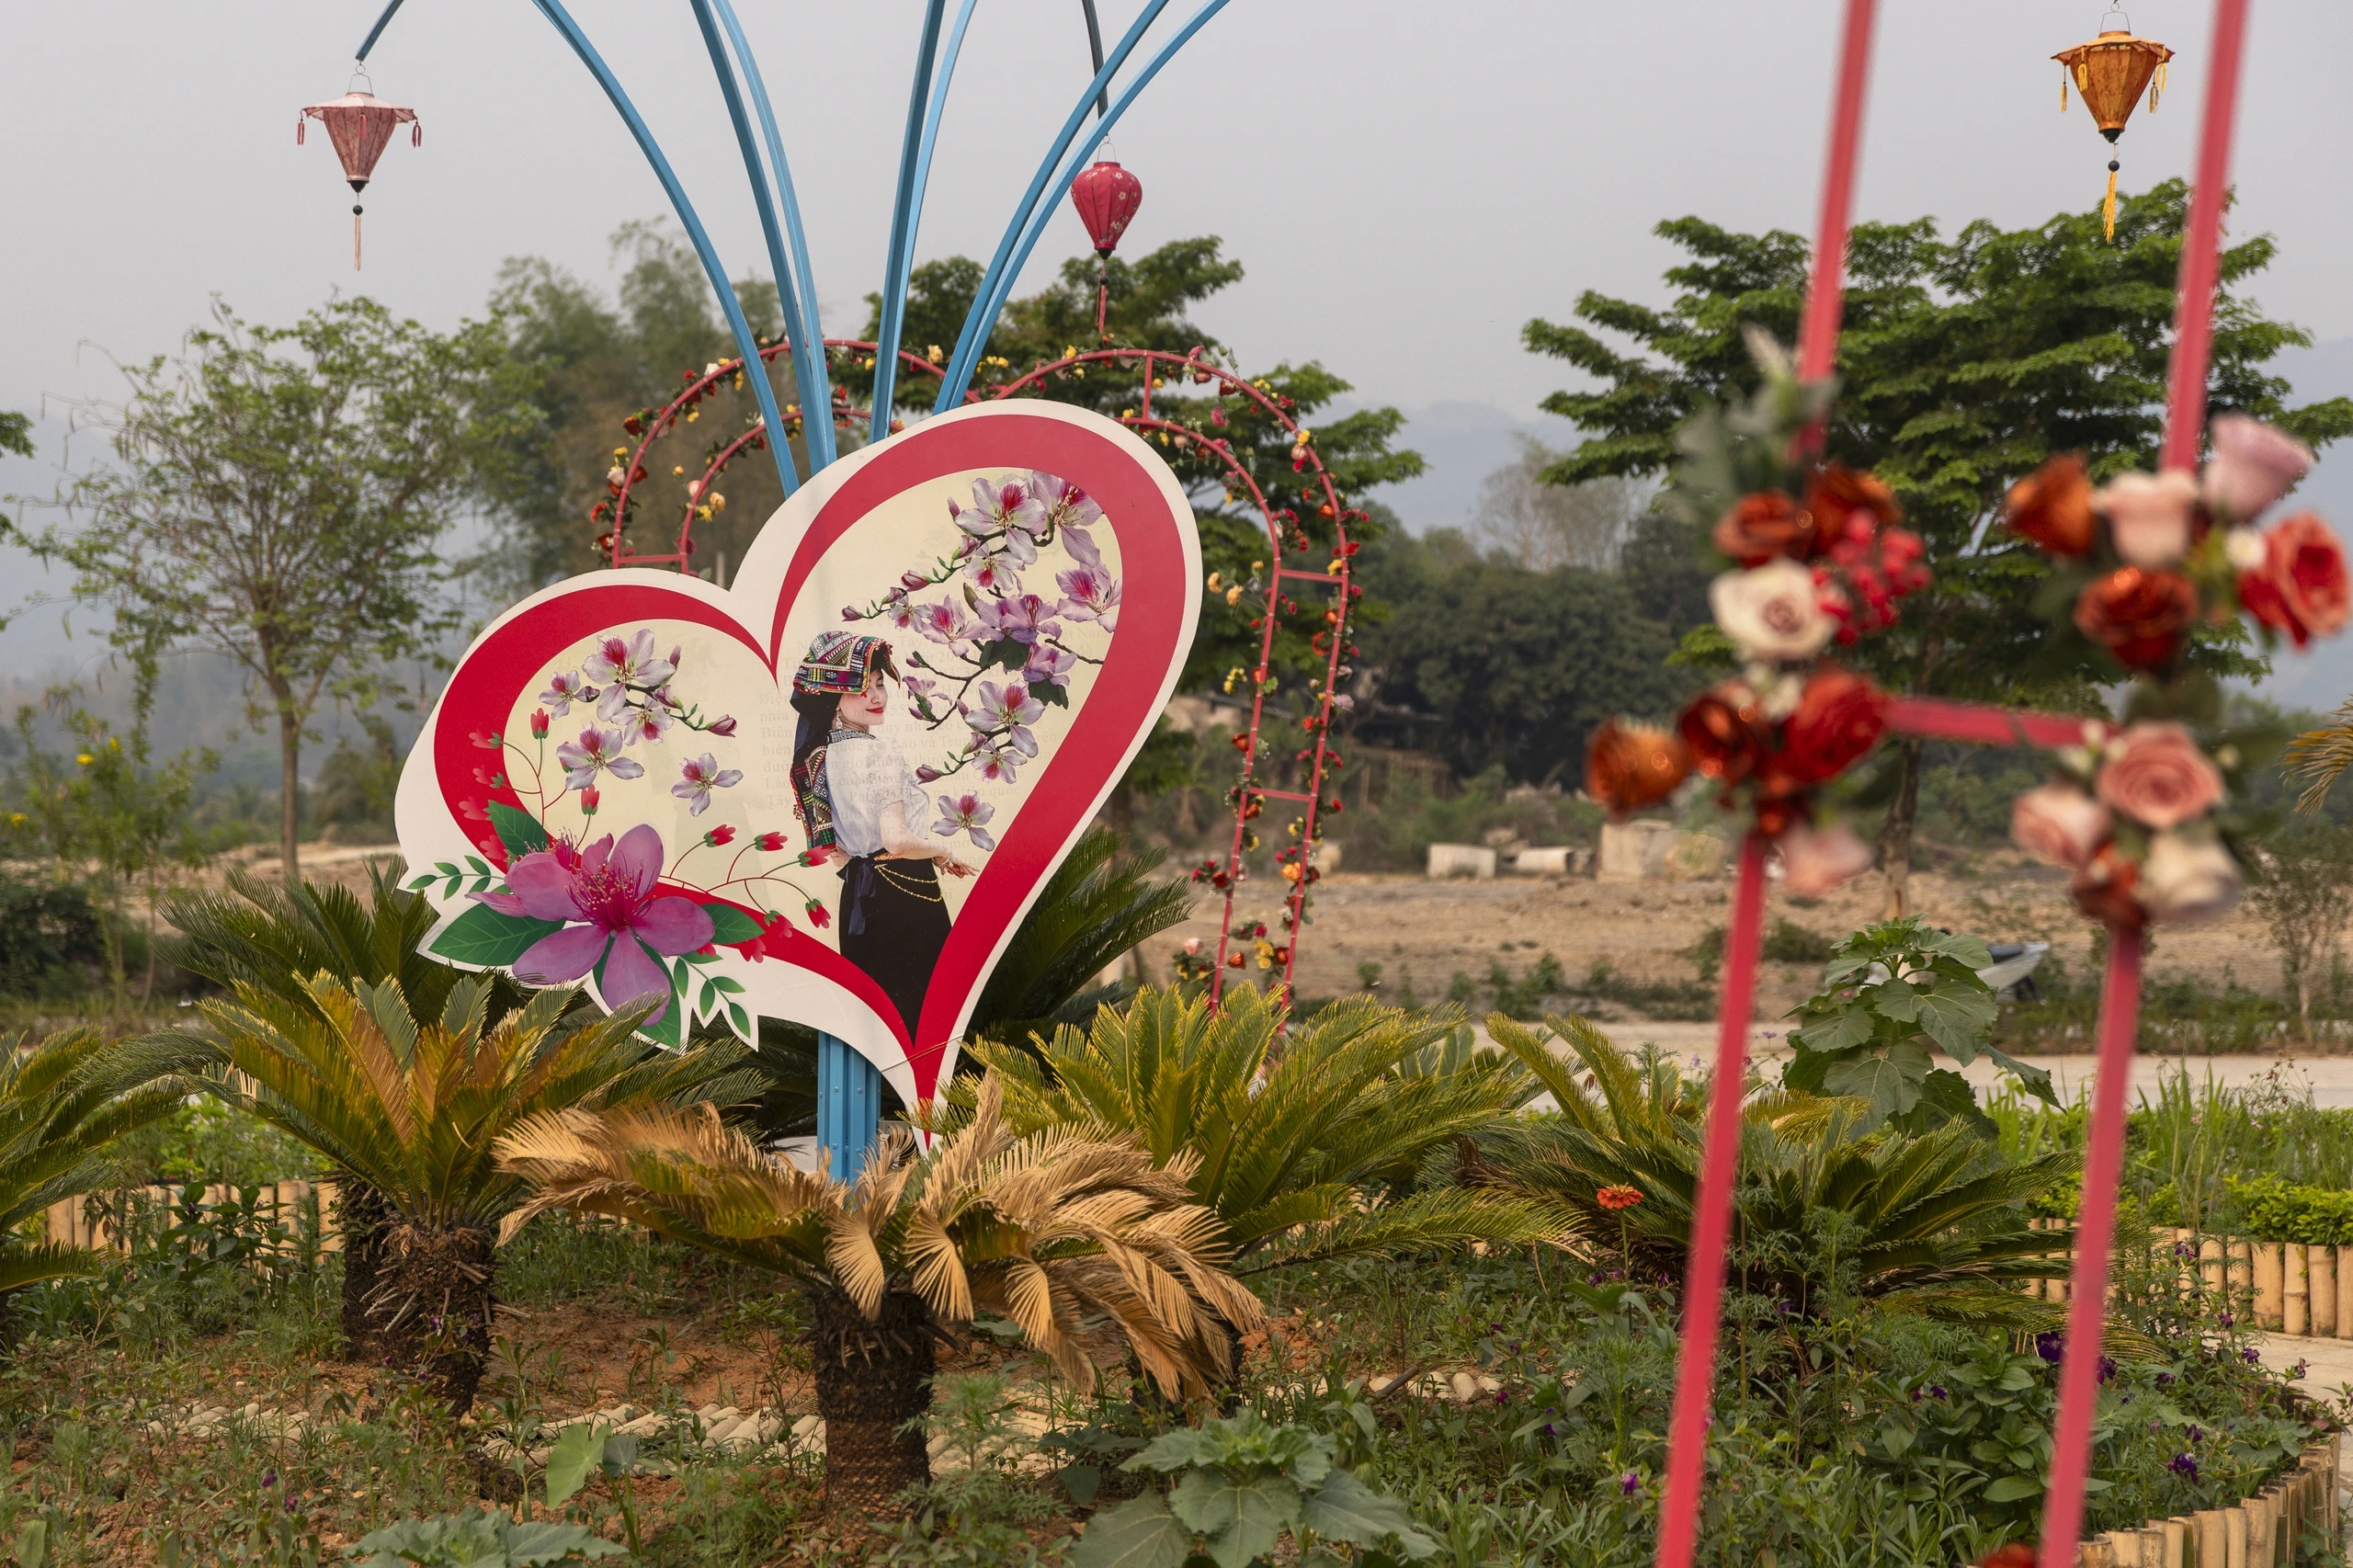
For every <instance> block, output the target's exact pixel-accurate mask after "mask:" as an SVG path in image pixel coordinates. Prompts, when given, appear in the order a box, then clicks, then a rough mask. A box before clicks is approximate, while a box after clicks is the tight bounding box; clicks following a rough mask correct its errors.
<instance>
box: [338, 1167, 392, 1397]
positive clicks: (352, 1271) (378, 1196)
mask: <svg viewBox="0 0 2353 1568" xmlns="http://www.w3.org/2000/svg"><path fill="white" fill-rule="evenodd" d="M391 1223H392V1203H391V1202H390V1201H389V1200H388V1199H386V1198H385V1197H384V1195H383V1194H382V1193H381V1192H379V1191H377V1190H376V1189H375V1188H374V1187H370V1186H369V1185H368V1184H367V1183H366V1182H364V1181H361V1180H360V1179H359V1178H358V1176H353V1175H352V1174H351V1173H350V1172H348V1171H346V1172H344V1173H343V1174H342V1175H341V1176H338V1177H337V1178H336V1180H335V1230H336V1233H338V1234H339V1235H341V1236H342V1238H343V1337H344V1338H345V1339H346V1340H347V1341H348V1342H349V1343H350V1346H351V1358H352V1359H353V1360H355V1361H372V1360H374V1359H375V1358H376V1341H377V1338H378V1335H377V1332H376V1324H375V1322H374V1320H373V1319H371V1318H369V1315H368V1298H369V1296H371V1295H373V1294H375V1290H376V1263H377V1259H378V1258H379V1257H381V1256H382V1254H383V1250H384V1228H385V1227H386V1226H387V1225H389V1224H391Z"/></svg>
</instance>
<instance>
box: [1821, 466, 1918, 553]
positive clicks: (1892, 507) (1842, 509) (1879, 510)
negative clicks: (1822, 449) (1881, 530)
mask: <svg viewBox="0 0 2353 1568" xmlns="http://www.w3.org/2000/svg"><path fill="white" fill-rule="evenodd" d="M1805 505H1806V510H1808V511H1810V512H1812V513H1813V515H1814V517H1815V518H1816V519H1817V521H1816V523H1815V525H1814V526H1815V527H1816V528H1819V529H1820V530H1821V531H1822V534H1823V536H1824V541H1825V542H1827V541H1828V540H1835V539H1836V538H1837V537H1838V536H1839V535H1840V534H1841V533H1844V532H1846V531H1847V519H1848V518H1849V517H1853V516H1854V515H1855V514H1856V513H1857V512H1862V513H1865V514H1867V515H1868V516H1869V517H1870V527H1869V528H1866V530H1865V532H1864V535H1863V537H1864V538H1866V539H1868V538H1869V537H1870V534H1871V533H1872V532H1875V531H1877V526H1878V525H1879V524H1881V523H1892V522H1894V521H1896V520H1898V519H1899V518H1901V517H1903V516H1904V508H1903V507H1902V506H1898V505H1897V504H1896V500H1895V492H1894V491H1893V490H1890V489H1889V488H1888V487H1887V482H1886V481H1885V480H1883V479H1881V478H1880V476H1879V475H1877V474H1875V473H1864V472H1858V471H1857V470H1854V469H1851V468H1848V467H1847V465H1846V464H1845V463H1824V464H1823V465H1822V466H1821V467H1820V468H1818V469H1816V470H1815V471H1814V474H1813V482H1812V483H1809V484H1808V485H1807V486H1806V490H1805Z"/></svg>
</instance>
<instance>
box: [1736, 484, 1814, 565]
mask: <svg viewBox="0 0 2353 1568" xmlns="http://www.w3.org/2000/svg"><path fill="white" fill-rule="evenodd" d="M1815 516H1816V514H1815V513H1813V512H1811V511H1801V510H1800V509H1799V508H1798V504H1797V503H1796V502H1795V501H1792V500H1791V499H1790V497H1789V496H1787V495H1785V494H1782V493H1781V492H1780V491H1779V490H1759V491H1756V492H1755V493H1754V494H1748V495H1744V496H1742V497H1741V498H1740V499H1739V500H1738V501H1736V502H1734V503H1733V507H1732V510H1730V511H1728V512H1726V513H1725V514H1724V515H1723V516H1722V517H1719V518H1718V519H1717V520H1716V531H1715V535H1714V542H1715V546H1716V548H1717V549H1718V550H1720V551H1722V552H1723V553H1724V554H1726V555H1728V556H1730V557H1732V559H1733V560H1734V561H1737V562H1740V563H1741V564H1742V565H1743V566H1761V565H1763V564H1764V563H1765V562H1768V561H1770V560H1772V559H1773V557H1775V556H1777V555H1786V556H1788V557H1789V558H1790V560H1792V561H1803V560H1805V559H1806V558H1807V557H1808V556H1811V555H1814V554H1818V553H1819V552H1820V551H1821V549H1822V546H1823V543H1824V540H1823V538H1822V529H1821V528H1820V526H1819V525H1818V524H1816V522H1815V521H1814V518H1815Z"/></svg>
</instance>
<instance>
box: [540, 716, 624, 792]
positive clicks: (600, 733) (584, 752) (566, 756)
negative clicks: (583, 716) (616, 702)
mask: <svg viewBox="0 0 2353 1568" xmlns="http://www.w3.org/2000/svg"><path fill="white" fill-rule="evenodd" d="M624 744H627V743H626V742H625V741H624V740H623V739H622V737H621V733H620V731H619V730H600V729H598V728H597V726H596V725H594V724H591V725H589V726H588V727H587V728H586V729H585V730H583V731H581V732H580V739H579V740H577V741H566V742H564V743H563V744H562V745H560V746H558V747H556V748H555V759H556V761H558V762H559V763H561V764H563V787H564V788H565V789H567V790H585V789H586V788H587V787H588V786H589V785H590V784H592V783H594V782H596V778H597V773H598V772H599V771H603V772H607V773H610V774H611V775H612V776H613V777H614V778H643V777H644V775H645V769H644V767H642V765H640V764H639V763H637V762H635V761H633V760H631V758H629V757H626V756H622V755H621V747H622V746H623V745H624Z"/></svg>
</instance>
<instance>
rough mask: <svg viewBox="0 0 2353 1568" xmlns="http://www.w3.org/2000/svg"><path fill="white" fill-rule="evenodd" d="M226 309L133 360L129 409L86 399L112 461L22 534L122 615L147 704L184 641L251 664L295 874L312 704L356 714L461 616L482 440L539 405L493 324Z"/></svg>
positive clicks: (118, 625)
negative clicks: (451, 544)
mask: <svg viewBox="0 0 2353 1568" xmlns="http://www.w3.org/2000/svg"><path fill="white" fill-rule="evenodd" d="M214 315H215V319H216V322H217V326H216V327H215V328H213V329H211V330H205V331H199V332H194V333H191V334H189V335H188V339H187V342H186V344H185V346H184V347H183V350H182V352H181V353H180V354H179V356H178V357H176V358H169V357H165V356H163V355H158V356H156V357H155V358H153V359H151V360H149V361H148V362H147V363H145V364H143V365H131V366H126V367H124V369H123V376H124V379H125V381H126V382H127V383H128V385H129V388H130V392H129V397H128V399H127V401H125V402H123V403H119V404H106V405H97V406H94V407H93V408H92V409H91V410H89V411H88V412H89V414H90V415H91V417H92V418H93V419H94V420H95V421H96V423H97V425H98V426H99V427H101V428H102V429H104V430H105V431H106V432H107V433H108V438H109V441H110V444H111V446H112V448H113V453H114V463H113V464H112V465H111V466H108V467H102V468H99V469H97V470H95V471H94V472H90V473H88V474H86V475H84V476H83V477H81V478H80V479H79V480H78V481H77V482H76V483H74V486H73V488H72V490H71V491H70V492H69V498H68V506H69V513H70V517H71V519H72V520H71V521H70V522H69V524H68V525H67V526H65V527H63V528H49V529H46V530H44V531H43V532H42V533H41V534H40V535H39V536H38V537H37V538H35V539H33V540H30V541H29V542H30V543H31V545H32V548H33V549H34V550H35V551H37V552H38V553H39V554H40V556H42V557H43V558H44V559H46V560H53V561H59V562H63V563H64V564H65V565H66V566H67V567H69V568H71V569H72V571H73V573H74V588H73V593H74V597H76V598H78V599H83V600H87V601H91V602H95V603H98V604H103V605H106V606H108V608H111V609H112V611H113V613H114V625H113V629H112V631H111V634H110V635H111V637H112V640H113V642H114V644H115V646H116V647H117V648H118V649H119V651H121V652H122V653H125V654H127V655H128V656H129V657H131V659H132V660H133V661H134V663H135V665H136V667H137V668H138V670H139V672H140V677H141V685H142V703H143V699H144V696H145V694H147V693H149V692H152V690H153V680H154V678H155V674H156V669H157V664H158V661H159V660H160V659H161V657H162V656H163V655H164V654H165V653H167V652H169V651H172V650H174V649H177V648H197V649H204V650H209V651H210V652H214V653H221V654H222V655H224V656H225V657H227V658H228V659H230V660H231V661H233V663H234V664H235V665H237V666H238V667H239V668H240V669H241V670H242V671H243V673H244V677H245V680H246V683H247V687H246V689H247V706H246V714H247V718H248V719H249V720H250V722H252V723H253V724H254V725H255V726H256V728H260V727H263V726H264V725H265V724H270V723H274V724H275V726H276V728H277V731H278V777H279V790H280V801H279V808H280V809H279V826H278V835H279V855H280V858H281V869H282V870H283V874H284V876H285V879H286V880H287V881H289V882H292V881H296V880H298V879H299V877H300V875H301V867H300V864H299V862H298V859H297V846H296V839H297V835H298V829H299V826H300V819H299V814H298V813H299V808H300V806H301V752H302V742H303V740H304V738H305V731H306V729H307V727H308V725H309V724H310V722H311V718H312V715H313V713H314V712H315V711H316V710H317V709H318V705H319V703H320V702H321V701H322V700H324V699H328V698H330V697H335V698H350V699H355V700H357V701H358V702H359V703H360V704H361V705H362V706H365V705H366V704H367V703H368V701H369V699H371V698H372V697H373V696H374V694H375V693H376V692H377V691H378V690H379V689H380V687H381V684H382V675H383V671H384V668H385V666H386V665H388V664H389V663H391V662H392V661H395V660H399V659H403V658H413V657H420V656H425V655H428V654H430V653H432V652H433V651H434V649H435V647H436V646H437V644H438V641H439V639H440V638H441V637H442V636H443V635H444V634H446V633H447V632H448V631H451V630H454V629H455V627H456V626H457V625H458V620H457V615H456V610H455V607H454V606H453V605H451V604H450V603H449V601H448V600H447V598H446V597H444V594H443V591H442V589H443V582H444V578H445V577H446V574H447V567H446V563H445V562H443V560H442V558H441V555H440V552H439V547H440V543H441V540H442V538H443V536H444V535H445V534H446V533H447V532H448V530H449V525H450V524H451V522H452V521H453V520H454V519H455V517H456V516H457V513H458V511H459V509H460V507H461V506H463V505H464V504H465V502H466V499H467V497H468V495H469V494H470V493H471V491H472V485H473V482H474V480H475V477H476V475H477V473H478V472H479V470H480V465H481V462H482V460H483V458H484V457H485V456H486V455H487V453H488V451H489V449H490V448H491V445H492V443H493V442H494V440H495V439H496V438H497V437H499V436H500V435H502V434H504V433H506V432H507V431H508V430H510V429H512V428H513V427H515V426H517V425H518V424H526V423H529V419H530V417H531V415H530V413H529V407H528V405H527V404H525V403H523V402H522V401H521V399H520V395H519V394H520V392H521V380H520V376H519V373H518V371H517V369H516V367H515V365H514V363H513V361H512V360H511V359H510V358H509V356H508V355H507V352H506V344H505V342H504V341H503V339H502V336H501V335H500V333H499V331H498V329H497V328H496V327H495V326H494V325H490V324H482V323H466V324H462V325H460V328H459V329H458V331H456V332H455V333H453V334H449V335H443V334H440V333H436V332H431V331H428V330H427V329H426V328H425V327H423V326H420V325H418V324H416V323H415V322H413V321H400V320H395V319H394V318H393V316H392V312H389V311H387V310H386V309H385V308H384V307H383V306H381V305H380V304H378V303H376V302H375V301H372V300H368V299H352V300H337V301H334V302H333V303H331V304H327V305H324V306H322V307H320V308H319V309H317V310H314V311H313V312H310V313H309V314H307V315H305V316H304V317H303V318H302V319H301V321H300V322H298V323H297V324H295V325H293V326H291V327H284V328H280V327H267V326H249V325H247V324H245V323H244V322H243V321H241V320H239V319H238V318H237V317H236V316H235V315H234V314H233V313H232V312H230V311H229V309H228V308H227V307H226V306H225V305H222V306H217V307H216V308H215V311H214Z"/></svg>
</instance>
